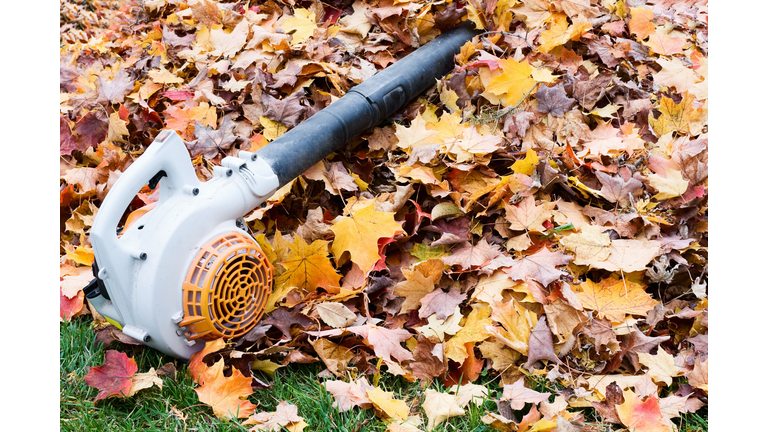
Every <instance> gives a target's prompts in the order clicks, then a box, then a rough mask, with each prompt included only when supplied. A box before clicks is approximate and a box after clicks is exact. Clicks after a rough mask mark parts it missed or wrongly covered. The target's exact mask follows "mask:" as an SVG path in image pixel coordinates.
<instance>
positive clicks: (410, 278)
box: [392, 269, 435, 313]
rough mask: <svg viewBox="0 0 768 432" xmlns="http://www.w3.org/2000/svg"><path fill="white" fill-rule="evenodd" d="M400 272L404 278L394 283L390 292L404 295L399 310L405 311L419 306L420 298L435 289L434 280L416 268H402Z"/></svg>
mask: <svg viewBox="0 0 768 432" xmlns="http://www.w3.org/2000/svg"><path fill="white" fill-rule="evenodd" d="M402 273H403V276H405V280H404V281H402V282H399V283H398V284H397V285H395V288H394V289H393V290H392V294H394V295H396V296H401V297H405V301H404V302H403V304H402V305H401V307H400V312H401V313H407V312H408V311H410V310H413V309H418V308H419V305H420V301H421V299H422V298H423V297H424V296H425V295H427V294H429V293H431V292H432V291H433V290H434V289H435V281H434V279H433V278H431V277H426V276H425V275H424V274H422V272H420V271H417V270H411V269H403V270H402Z"/></svg>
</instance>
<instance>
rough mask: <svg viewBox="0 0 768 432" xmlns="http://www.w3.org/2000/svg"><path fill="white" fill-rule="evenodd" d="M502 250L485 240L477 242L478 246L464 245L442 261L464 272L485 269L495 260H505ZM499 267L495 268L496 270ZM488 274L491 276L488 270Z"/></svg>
mask: <svg viewBox="0 0 768 432" xmlns="http://www.w3.org/2000/svg"><path fill="white" fill-rule="evenodd" d="M504 257H505V256H504V255H503V254H502V252H501V250H499V249H497V247H495V246H491V245H490V244H488V242H487V241H486V240H485V239H482V240H480V241H479V242H477V244H476V245H473V244H471V243H464V245H463V246H462V247H461V248H459V249H458V250H456V251H455V252H453V253H452V254H451V255H449V256H444V257H442V258H441V259H442V261H443V262H444V263H445V264H446V265H449V266H453V265H458V266H461V268H462V269H464V270H470V269H472V268H473V267H474V268H484V267H489V266H491V263H493V262H494V260H497V259H499V258H504ZM496 268H498V267H497V266H496V267H495V268H493V270H495V269H496ZM486 272H487V273H489V274H490V272H488V271H487V270H486Z"/></svg>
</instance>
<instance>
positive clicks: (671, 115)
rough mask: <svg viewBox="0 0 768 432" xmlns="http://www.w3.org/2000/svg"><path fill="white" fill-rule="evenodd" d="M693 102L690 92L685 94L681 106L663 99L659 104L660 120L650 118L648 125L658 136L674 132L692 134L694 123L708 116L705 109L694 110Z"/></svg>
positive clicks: (668, 99) (666, 98) (670, 100)
mask: <svg viewBox="0 0 768 432" xmlns="http://www.w3.org/2000/svg"><path fill="white" fill-rule="evenodd" d="M693 102H694V99H693V96H691V94H689V93H688V92H686V93H685V96H683V100H681V101H680V103H679V104H675V102H674V101H673V100H672V99H670V98H668V97H662V98H661V102H660V103H659V111H661V115H659V117H658V118H653V117H649V118H648V123H650V124H651V127H652V128H653V131H654V132H655V133H656V135H657V136H662V135H664V134H667V133H669V132H672V131H676V132H679V133H681V134H686V133H691V127H692V126H693V123H696V122H700V121H702V119H703V118H705V116H706V113H705V111H704V109H703V108H695V109H694V108H693Z"/></svg>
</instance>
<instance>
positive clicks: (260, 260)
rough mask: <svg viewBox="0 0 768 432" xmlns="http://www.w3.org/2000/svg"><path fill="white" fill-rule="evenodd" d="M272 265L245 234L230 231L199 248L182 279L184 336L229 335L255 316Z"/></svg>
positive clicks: (258, 314) (250, 325)
mask: <svg viewBox="0 0 768 432" xmlns="http://www.w3.org/2000/svg"><path fill="white" fill-rule="evenodd" d="M272 274H273V268H272V265H271V264H270V263H269V260H267V257H266V255H265V254H264V252H262V250H261V248H260V247H259V245H258V244H257V243H256V242H255V241H254V240H253V239H252V238H251V237H249V236H246V235H244V234H242V233H239V232H236V231H233V232H230V233H227V234H222V235H220V236H218V237H216V238H214V239H212V240H211V241H209V242H208V243H206V244H204V245H203V246H202V247H201V248H200V252H199V253H198V254H197V256H196V257H195V260H194V261H193V263H192V266H191V267H190V268H189V272H188V273H187V278H186V280H185V281H184V283H183V286H182V288H183V296H184V297H183V305H184V306H183V309H184V319H183V320H182V321H181V322H179V326H180V327H186V328H187V329H188V330H189V332H190V333H191V334H190V335H189V336H188V337H187V339H189V340H192V339H197V338H204V339H216V338H219V337H224V338H235V337H239V336H242V335H244V334H245V333H247V332H248V331H249V330H250V329H252V328H253V326H255V325H256V323H257V322H258V321H259V319H260V318H261V315H262V314H263V313H264V308H265V307H266V305H267V299H268V298H269V295H270V294H271V293H272Z"/></svg>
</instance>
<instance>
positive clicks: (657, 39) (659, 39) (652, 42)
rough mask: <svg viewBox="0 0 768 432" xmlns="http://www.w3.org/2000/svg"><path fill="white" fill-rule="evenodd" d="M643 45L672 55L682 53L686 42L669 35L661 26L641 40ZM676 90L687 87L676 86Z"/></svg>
mask: <svg viewBox="0 0 768 432" xmlns="http://www.w3.org/2000/svg"><path fill="white" fill-rule="evenodd" d="M643 45H645V46H647V47H648V48H650V49H651V50H652V51H653V52H655V53H659V54H662V55H665V56H672V55H674V54H682V53H683V47H684V46H685V45H686V42H685V40H684V39H680V38H676V37H672V36H670V35H669V33H667V32H666V31H664V30H663V29H661V28H656V31H654V32H653V33H651V35H650V37H649V38H648V42H643ZM678 90H679V91H685V90H687V88H686V89H681V88H678Z"/></svg>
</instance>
